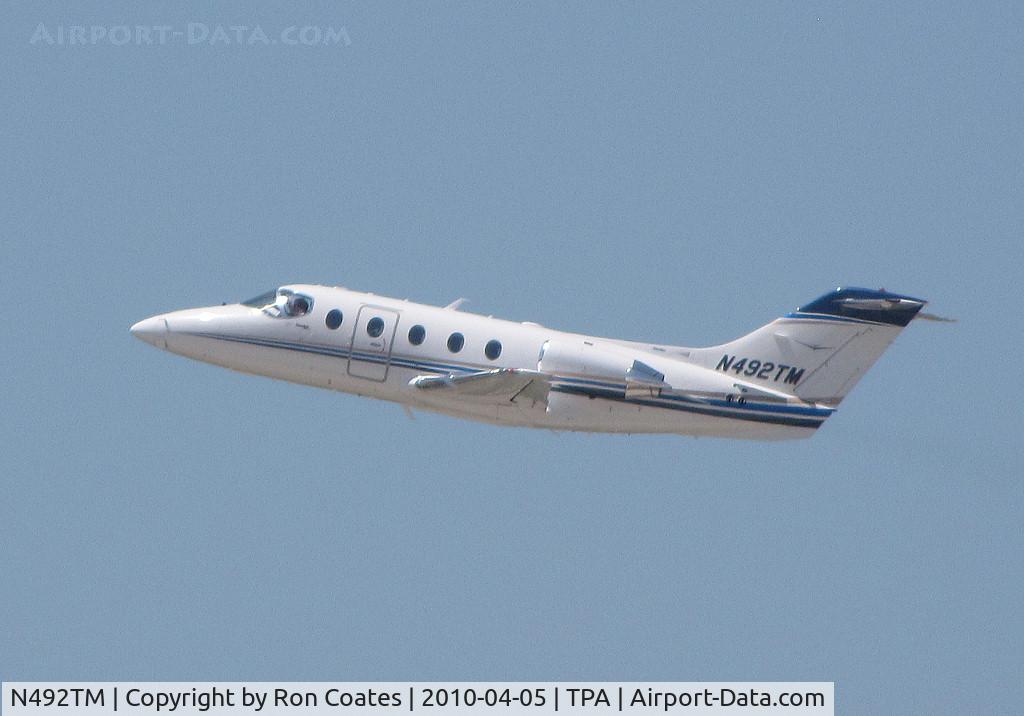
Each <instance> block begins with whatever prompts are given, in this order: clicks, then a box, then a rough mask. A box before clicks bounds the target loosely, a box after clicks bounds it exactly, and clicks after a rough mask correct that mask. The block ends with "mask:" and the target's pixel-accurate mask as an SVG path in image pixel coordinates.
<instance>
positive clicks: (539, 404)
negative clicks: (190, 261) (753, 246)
mask: <svg viewBox="0 0 1024 716" xmlns="http://www.w3.org/2000/svg"><path fill="white" fill-rule="evenodd" d="M462 302H463V299H459V300H457V301H454V302H452V303H451V304H449V305H447V306H444V307H439V306H430V305H425V304H420V303H413V302H411V301H408V300H403V299H394V298H386V297H382V296H376V295H374V294H372V293H361V292H358V291H352V290H349V289H346V288H342V287H329V286H319V285H308V284H294V285H285V286H281V287H279V288H276V289H274V290H271V291H268V292H266V293H263V294H260V295H259V296H256V297H255V298H252V299H249V300H248V301H242V302H240V303H236V304H230V305H228V304H225V305H221V306H211V307H206V308H193V309H187V310H183V311H174V312H171V313H165V314H161V315H157V316H153V317H151V318H147V319H145V320H142V321H140V322H138V323H136V324H135V325H133V326H132V327H131V333H132V334H133V335H135V336H136V337H137V338H140V339H141V340H143V341H145V342H146V343H149V344H151V345H153V346H156V347H157V348H162V349H164V350H167V351H170V352H172V353H177V354H179V355H183V356H187V357H189V358H193V359H196V360H200V361H204V362H207V363H213V364H215V365H219V366H223V367H226V368H231V369H233V370H236V371H241V372H243V373H251V374H255V375H262V376H268V377H271V378H277V379H281V380H286V381H291V382H293V383H301V384H305V385H311V386H316V387H319V388H327V389H330V390H337V391H341V392H345V393H354V394H356V395H361V396H368V397H372V398H380V399H383V400H389V401H394V402H397V403H400V404H401V405H402V406H403V407H404V409H405V410H406V412H407V413H408V414H409V415H410V417H411V416H412V410H411V409H412V408H416V409H420V410H426V411H433V412H438V413H444V414H447V415H452V416H456V417H459V418H466V419H470V420H477V421H482V422H486V423H492V424H497V425H509V426H524V427H532V428H547V429H551V430H555V431H580V432H608V433H674V434H679V435H691V436H713V437H724V438H741V439H751V440H784V439H793V438H806V437H809V436H811V435H813V434H814V433H815V431H816V430H817V429H818V428H819V427H820V426H821V425H822V423H824V422H825V420H826V419H827V418H829V417H830V416H831V415H832V414H833V413H834V412H835V411H836V408H837V407H838V405H839V404H840V402H842V400H843V398H845V397H846V395H847V394H848V393H849V392H850V390H851V389H852V388H853V386H854V385H855V384H856V383H857V381H858V380H860V378H861V377H862V376H863V375H864V373H865V372H866V371H867V370H868V368H870V367H871V366H872V365H873V364H874V363H875V361H876V360H877V359H878V358H879V356H881V355H882V353H883V352H884V351H885V349H886V348H887V347H888V346H889V344H890V343H892V342H893V340H894V339H895V338H896V336H897V335H898V334H899V333H900V331H902V330H903V328H905V327H906V326H907V325H908V324H909V323H910V322H911V320H913V319H914V318H915V317H919V318H933V319H937V317H934V316H930V315H928V314H921V315H920V316H918V312H919V311H920V310H921V309H922V308H923V307H924V305H925V304H926V303H927V302H926V301H923V300H921V299H917V298H911V297H910V296H902V295H898V294H894V293H889V292H887V291H885V290H884V289H880V290H872V289H864V288H837V289H836V290H835V291H832V292H830V293H827V294H825V295H823V296H821V297H819V298H817V299H815V300H813V301H811V302H810V303H807V304H805V305H803V306H801V307H800V308H798V309H797V310H796V311H793V312H790V313H786V314H784V315H783V316H781V317H780V318H777V319H775V320H773V321H772V322H770V323H768V324H767V325H765V326H762V327H761V328H758V329H757V330H755V331H753V332H752V333H749V334H748V335H745V336H743V337H741V338H738V339H736V340H734V341H731V342H729V343H724V344H722V345H718V346H712V347H708V348H686V347H681V346H673V345H664V344H659V343H645V342H638V341H627V340H618V339H614V338H600V337H597V336H588V335H582V334H578V333H567V332H564V331H559V330H554V329H551V328H547V327H545V326H542V325H540V324H538V323H530V322H522V323H518V322H514V321H507V320H501V319H497V318H493V317H491V316H483V315H477V314H473V313H469V312H465V311H461V310H459V308H460V305H461V304H462ZM938 320H943V319H938Z"/></svg>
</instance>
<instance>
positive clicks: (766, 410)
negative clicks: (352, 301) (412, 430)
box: [187, 332, 835, 428]
mask: <svg viewBox="0 0 1024 716" xmlns="http://www.w3.org/2000/svg"><path fill="white" fill-rule="evenodd" d="M187 335H193V336H198V337H200V338H210V339H213V340H222V341H231V342H234V343H245V344H247V345H255V346H261V347H264V348H278V349H280V350H292V351H297V352H302V353H313V354H315V355H324V356H328V357H332V358H342V359H354V360H358V361H364V362H368V363H388V362H390V363H391V365H395V366H398V367H402V368H410V369H413V370H425V371H429V372H433V373H438V374H444V373H473V372H476V371H478V370H481V369H485V367H481V366H473V365H465V364H449V363H436V362H432V361H424V360H418V359H413V358H407V357H403V356H394V355H393V354H392V355H391V357H390V361H389V358H388V355H386V354H383V353H366V352H363V351H351V350H349V349H347V348H341V347H336V346H328V345H322V344H317V343H295V342H293V341H282V340H278V339H274V338H250V337H245V336H229V335H224V334H220V333H205V332H190V333H188V334H187ZM552 383H553V385H552V388H551V389H552V390H554V391H556V392H561V393H566V394H571V395H583V396H587V397H593V398H600V399H604V400H613V401H616V402H627V400H626V397H625V389H626V386H625V383H615V382H610V381H602V380H597V379H591V378H574V377H569V376H557V375H554V376H552ZM628 402H629V403H630V404H634V405H646V406H648V407H653V408H663V409H665V410H679V411H683V412H690V413H697V414H700V415H708V416H712V417H720V418H727V419H735V420H747V421H755V422H762V423H770V424H776V425H788V426H795V427H804V428H817V427H819V426H820V425H821V424H822V422H824V420H825V418H827V417H828V416H830V415H831V414H832V413H834V412H835V410H834V409H832V408H816V407H810V406H800V405H771V404H764V403H753V404H751V403H747V404H745V405H739V404H737V403H731V402H727V401H724V400H718V399H707V400H704V399H699V398H692V397H688V396H683V395H661V396H657V397H652V398H649V399H648V398H644V399H636V398H630V399H629V400H628Z"/></svg>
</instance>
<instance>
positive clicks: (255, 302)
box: [242, 288, 277, 308]
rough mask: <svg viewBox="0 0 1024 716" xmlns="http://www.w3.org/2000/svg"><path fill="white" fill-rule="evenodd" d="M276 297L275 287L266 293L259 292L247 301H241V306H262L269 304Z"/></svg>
mask: <svg viewBox="0 0 1024 716" xmlns="http://www.w3.org/2000/svg"><path fill="white" fill-rule="evenodd" d="M276 299H277V289H276V288H274V289H271V290H270V291H267V292H266V293H261V294H260V295H259V296H256V297H254V298H250V299H249V300H248V301H242V305H243V306H252V307H253V308H263V307H264V306H269V305H270V304H272V303H273V302H274V301H275V300H276Z"/></svg>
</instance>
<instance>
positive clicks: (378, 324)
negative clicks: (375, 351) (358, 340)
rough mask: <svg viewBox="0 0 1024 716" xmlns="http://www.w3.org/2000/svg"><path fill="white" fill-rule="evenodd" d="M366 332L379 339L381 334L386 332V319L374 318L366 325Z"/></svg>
mask: <svg viewBox="0 0 1024 716" xmlns="http://www.w3.org/2000/svg"><path fill="white" fill-rule="evenodd" d="M366 332H367V333H369V334H370V336H371V337H372V338H378V337H379V336H380V334H381V333H383V332H384V319H383V318H381V317H380V316H374V317H373V318H371V319H370V320H369V321H368V322H367V324H366Z"/></svg>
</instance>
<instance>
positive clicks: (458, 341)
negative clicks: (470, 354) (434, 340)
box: [448, 333, 466, 353]
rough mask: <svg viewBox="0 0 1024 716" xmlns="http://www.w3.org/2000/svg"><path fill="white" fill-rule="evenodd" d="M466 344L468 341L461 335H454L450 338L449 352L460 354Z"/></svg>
mask: <svg viewBox="0 0 1024 716" xmlns="http://www.w3.org/2000/svg"><path fill="white" fill-rule="evenodd" d="M465 344H466V339H465V338H464V337H463V336H462V334H461V333H453V334H451V335H450V336H448V350H450V351H451V352H452V353H458V352H459V351H461V350H462V346H464V345H465Z"/></svg>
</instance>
